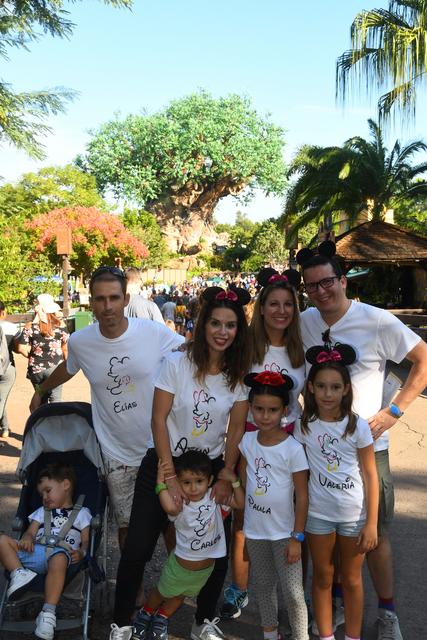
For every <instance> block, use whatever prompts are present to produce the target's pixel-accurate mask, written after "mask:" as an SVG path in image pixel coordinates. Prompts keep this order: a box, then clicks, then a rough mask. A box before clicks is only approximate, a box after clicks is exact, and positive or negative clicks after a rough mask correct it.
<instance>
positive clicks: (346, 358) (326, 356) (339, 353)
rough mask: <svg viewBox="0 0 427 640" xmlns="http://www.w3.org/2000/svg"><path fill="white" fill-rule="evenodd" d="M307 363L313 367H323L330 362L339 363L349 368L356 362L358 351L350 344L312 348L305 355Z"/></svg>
mask: <svg viewBox="0 0 427 640" xmlns="http://www.w3.org/2000/svg"><path fill="white" fill-rule="evenodd" d="M305 359H306V360H307V362H309V363H310V364H313V365H322V364H326V363H329V362H338V363H339V364H342V365H345V366H348V365H349V364H353V362H355V361H356V351H355V350H354V349H353V347H351V346H350V345H349V344H339V343H337V344H334V345H331V344H330V343H328V344H324V345H323V346H320V345H318V346H316V347H310V349H307V351H306V354H305Z"/></svg>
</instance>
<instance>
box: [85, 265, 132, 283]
mask: <svg viewBox="0 0 427 640" xmlns="http://www.w3.org/2000/svg"><path fill="white" fill-rule="evenodd" d="M104 273H111V275H113V276H116V278H123V279H126V276H125V273H124V271H122V270H121V269H119V267H108V266H104V267H98V268H97V269H95V271H94V272H93V273H92V276H91V280H92V282H93V281H94V280H95V278H98V277H99V276H102V275H103V274H104Z"/></svg>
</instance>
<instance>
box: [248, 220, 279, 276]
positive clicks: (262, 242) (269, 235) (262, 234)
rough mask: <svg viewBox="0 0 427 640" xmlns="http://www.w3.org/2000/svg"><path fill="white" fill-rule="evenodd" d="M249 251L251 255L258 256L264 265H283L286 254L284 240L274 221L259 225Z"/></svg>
mask: <svg viewBox="0 0 427 640" xmlns="http://www.w3.org/2000/svg"><path fill="white" fill-rule="evenodd" d="M251 250H252V254H253V255H259V256H260V257H261V258H262V260H263V261H264V264H276V265H279V264H283V263H284V262H285V261H286V258H287V255H288V252H287V249H286V247H285V239H284V235H283V233H282V232H280V231H279V229H278V226H277V222H276V221H275V220H272V219H270V220H266V221H265V222H263V223H261V225H260V227H259V229H258V230H257V231H256V233H255V234H254V236H253V238H252V242H251Z"/></svg>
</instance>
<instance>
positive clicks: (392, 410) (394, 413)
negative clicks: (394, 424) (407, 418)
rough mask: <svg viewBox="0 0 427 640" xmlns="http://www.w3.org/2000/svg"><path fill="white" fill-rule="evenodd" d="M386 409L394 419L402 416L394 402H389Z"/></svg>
mask: <svg viewBox="0 0 427 640" xmlns="http://www.w3.org/2000/svg"><path fill="white" fill-rule="evenodd" d="M388 408H389V411H390V413H391V415H392V416H393V417H394V418H401V417H402V416H403V411H401V409H399V407H398V406H397V404H394V402H390V404H389V405H388Z"/></svg>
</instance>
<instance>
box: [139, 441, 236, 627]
mask: <svg viewBox="0 0 427 640" xmlns="http://www.w3.org/2000/svg"><path fill="white" fill-rule="evenodd" d="M175 469H176V474H177V476H178V481H179V483H180V485H181V487H182V489H183V491H184V492H185V493H186V495H187V497H188V502H187V503H185V502H184V503H183V504H182V506H181V505H177V503H176V502H175V500H174V497H173V496H171V495H170V493H169V492H168V491H167V486H166V484H165V480H166V478H168V477H170V476H171V475H173V474H174V473H175V472H174V471H173V470H171V469H170V468H169V466H168V465H167V464H166V463H162V462H161V461H159V467H158V473H157V485H156V493H157V494H158V496H159V499H160V503H161V505H162V507H163V509H164V510H165V511H166V513H167V514H168V515H169V519H170V520H171V521H172V522H174V524H175V531H176V547H175V549H174V550H173V551H172V553H171V554H170V555H169V558H168V559H167V561H166V564H165V566H164V567H163V571H162V574H161V576H160V579H159V582H158V585H157V587H155V588H154V589H153V590H152V591H151V593H150V594H149V596H148V599H147V602H146V604H145V605H144V607H143V608H142V609H141V610H140V611H139V613H138V615H137V618H136V620H135V627H134V631H133V635H132V638H138V640H146V639H148V638H150V640H167V638H168V622H169V618H170V616H171V615H172V614H173V613H175V611H177V609H178V608H179V607H180V606H181V604H182V603H183V601H184V598H185V596H189V597H196V596H197V595H198V594H199V592H200V590H201V589H202V588H203V587H204V585H205V584H206V582H207V580H208V578H209V576H210V574H211V573H212V571H213V568H214V564H215V558H221V557H223V556H224V555H225V554H226V544H225V534H224V525H223V518H222V512H221V505H219V504H217V503H216V502H215V500H214V499H213V498H211V497H210V492H211V490H210V485H211V483H212V480H213V475H212V462H211V460H210V458H209V457H208V456H207V455H206V454H205V453H203V452H201V451H196V450H190V451H186V452H185V453H183V454H182V455H181V456H179V457H178V458H176V459H175ZM219 477H220V478H221V479H222V480H229V481H230V482H232V484H233V489H234V492H233V498H232V501H231V505H230V506H231V507H233V508H235V509H243V507H244V504H245V494H244V490H243V489H242V487H241V485H240V480H239V479H238V477H237V476H236V475H235V474H234V473H232V472H231V471H227V470H226V469H222V470H221V471H220V474H219Z"/></svg>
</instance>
